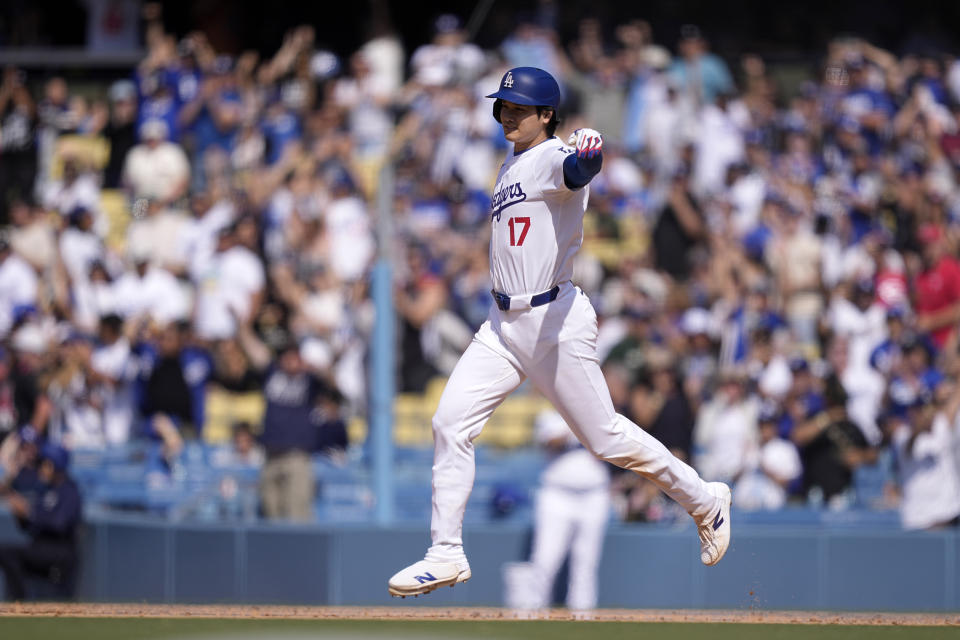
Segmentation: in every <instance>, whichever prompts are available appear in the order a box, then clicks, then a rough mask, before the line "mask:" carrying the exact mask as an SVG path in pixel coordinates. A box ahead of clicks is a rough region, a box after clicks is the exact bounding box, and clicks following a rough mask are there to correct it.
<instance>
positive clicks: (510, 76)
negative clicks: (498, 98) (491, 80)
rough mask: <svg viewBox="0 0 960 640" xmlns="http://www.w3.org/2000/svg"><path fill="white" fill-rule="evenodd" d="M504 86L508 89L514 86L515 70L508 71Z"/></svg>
mask: <svg viewBox="0 0 960 640" xmlns="http://www.w3.org/2000/svg"><path fill="white" fill-rule="evenodd" d="M503 86H504V87H506V88H507V89H512V88H513V72H512V71H507V75H505V76H503Z"/></svg>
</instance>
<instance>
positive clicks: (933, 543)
mask: <svg viewBox="0 0 960 640" xmlns="http://www.w3.org/2000/svg"><path fill="white" fill-rule="evenodd" d="M17 535H18V534H17V533H16V528H15V527H14V525H13V522H12V520H11V519H10V516H9V515H7V514H0V542H10V541H13V540H14V539H16V538H17ZM465 543H466V545H467V548H468V549H469V552H470V560H471V564H472V566H473V569H474V577H473V579H472V580H470V582H468V583H465V584H463V585H460V586H458V587H457V588H456V589H442V590H440V591H438V592H436V593H433V594H430V595H429V596H427V597H424V598H419V599H416V600H414V599H412V598H408V599H406V600H403V601H400V600H396V599H391V598H390V597H389V596H388V595H387V590H386V580H387V578H388V577H389V576H390V575H391V574H392V573H393V571H395V570H396V569H397V568H398V567H402V566H405V565H406V564H408V563H409V562H410V559H411V558H416V557H418V556H419V555H421V554H422V553H423V549H424V548H425V547H426V545H427V533H426V527H425V526H417V527H400V528H397V527H395V528H378V527H374V526H369V525H367V526H355V527H354V526H349V527H347V526H344V527H336V526H294V525H265V524H251V525H188V524H169V523H161V522H157V521H156V520H151V519H147V518H134V517H111V518H97V519H94V520H93V521H92V522H90V523H89V524H88V525H87V526H86V528H85V531H84V534H83V539H82V547H83V552H82V565H83V566H82V576H81V580H80V587H79V593H78V597H79V599H80V600H86V601H96V602H177V603H263V604H268V603H287V604H316V605H321V604H330V605H336V604H347V605H384V604H391V603H393V604H400V603H401V602H402V604H403V606H421V605H431V606H444V605H461V606H462V605H502V604H503V578H502V572H501V569H502V567H503V565H504V563H507V562H512V561H519V560H523V559H524V558H525V556H526V552H527V549H528V546H529V529H528V528H527V527H526V526H521V525H510V524H507V525H500V526H496V527H490V526H486V527H481V526H474V527H471V528H470V529H469V531H468V533H467V534H466V536H465ZM601 576H602V579H601V584H600V605H601V606H602V607H628V608H759V609H831V610H899V611H958V610H960V532H958V531H955V530H949V531H939V532H928V533H905V532H899V531H869V530H830V529H814V530H804V529H797V528H795V527H777V526H750V525H745V526H741V527H739V528H738V529H737V530H736V532H735V538H734V544H733V547H732V548H731V550H730V552H729V553H728V555H727V557H726V558H725V559H724V561H723V562H722V563H720V565H718V566H717V567H714V568H709V569H708V568H705V567H703V566H702V565H701V564H700V562H699V555H698V551H697V541H696V535H695V532H694V531H693V529H692V526H688V527H685V528H683V529H664V528H662V527H653V526H640V525H635V526H616V527H613V528H611V530H610V532H609V534H608V536H607V540H606V546H605V549H604V555H603V562H602V566H601ZM0 589H2V586H0Z"/></svg>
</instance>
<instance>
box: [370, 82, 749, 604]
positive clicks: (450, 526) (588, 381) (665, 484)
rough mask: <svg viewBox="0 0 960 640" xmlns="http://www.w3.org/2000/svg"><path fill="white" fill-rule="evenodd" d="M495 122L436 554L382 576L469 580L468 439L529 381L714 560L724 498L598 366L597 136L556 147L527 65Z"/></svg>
mask: <svg viewBox="0 0 960 640" xmlns="http://www.w3.org/2000/svg"><path fill="white" fill-rule="evenodd" d="M487 97H488V98H493V99H494V103H493V117H494V118H495V119H496V120H497V122H499V123H500V124H501V125H502V126H503V134H504V137H505V138H506V139H507V140H508V141H509V142H512V143H513V153H512V154H511V155H509V156H508V157H507V159H506V161H505V162H504V163H503V166H502V167H501V168H500V173H499V175H498V176H497V184H496V188H495V190H494V192H493V197H492V199H491V216H490V224H491V226H492V234H491V238H490V272H491V277H492V280H493V285H494V291H493V297H494V301H495V304H494V305H491V308H490V315H489V318H488V319H487V321H486V322H485V323H484V324H483V325H482V326H481V327H480V329H479V330H478V331H477V334H476V335H475V336H474V338H473V341H472V342H471V343H470V346H469V347H467V350H466V351H465V352H464V354H463V356H462V357H461V358H460V361H459V362H458V363H457V366H456V367H455V368H454V370H453V373H452V374H451V375H450V379H449V381H448V382H447V386H446V388H445V389H444V391H443V395H442V396H441V398H440V404H439V406H438V407H437V413H436V415H434V417H433V434H434V464H433V511H432V519H431V524H430V534H431V537H432V542H433V544H432V545H431V546H430V548H429V549H428V550H427V553H426V556H425V557H424V559H423V560H420V561H419V562H415V563H414V564H412V565H410V566H409V567H407V568H406V569H403V570H401V571H399V572H398V573H396V574H395V575H394V576H393V577H392V578H390V581H389V584H388V587H389V591H390V593H391V595H394V596H408V595H419V594H421V593H429V592H430V591H433V590H434V589H437V588H438V587H443V586H447V585H449V586H453V585H455V584H457V583H459V582H465V581H466V580H468V579H470V564H469V563H468V561H467V556H466V554H465V553H464V549H463V537H462V532H463V514H464V510H465V509H466V505H467V498H469V496H470V491H471V490H472V488H473V480H474V474H475V464H474V448H473V440H474V439H475V438H476V437H477V436H478V435H480V431H481V429H483V425H484V424H485V423H486V421H487V419H488V418H489V417H490V415H491V414H492V413H493V411H494V409H496V408H497V407H498V406H499V405H500V403H501V402H503V400H504V398H506V397H507V395H508V394H510V392H512V391H513V390H514V389H516V388H517V387H518V386H519V385H520V384H521V383H522V382H523V381H524V379H525V378H529V379H530V381H531V382H532V383H533V384H534V386H536V388H537V389H538V390H539V391H540V392H541V393H542V394H543V395H544V396H545V397H546V398H547V399H549V400H550V402H551V403H552V404H553V406H554V407H555V408H556V409H557V411H558V412H559V413H560V415H561V416H563V418H564V420H565V421H566V422H567V424H568V425H569V426H570V428H571V430H572V431H573V432H574V433H575V434H576V436H577V438H578V439H579V440H580V442H581V443H583V445H584V447H586V449H587V450H589V451H590V452H591V453H592V454H593V455H595V456H597V457H598V458H600V459H602V460H606V461H608V462H611V463H613V464H615V465H617V466H619V467H623V468H624V469H630V470H632V471H635V472H636V473H639V474H640V475H642V476H644V477H645V478H648V479H649V480H650V481H651V482H653V483H654V484H655V485H657V487H659V488H660V489H661V490H662V491H664V492H665V493H666V494H667V495H669V496H670V497H671V498H673V499H674V500H676V501H677V502H678V503H679V504H680V505H682V506H683V507H684V508H685V509H686V510H687V512H688V513H689V514H690V515H691V516H692V517H693V519H694V521H695V522H696V523H697V527H698V532H699V536H700V559H701V560H702V561H703V563H704V564H707V565H713V564H716V563H717V562H719V560H720V558H722V557H723V554H724V553H725V552H726V550H727V547H728V546H729V544H730V488H729V487H728V486H727V485H725V484H723V483H719V482H716V483H706V482H704V481H703V480H702V479H701V478H700V476H698V475H697V472H696V471H694V470H693V468H691V467H690V466H688V465H686V464H684V463H683V462H682V461H680V460H678V459H677V458H675V457H674V456H673V455H672V454H671V453H670V452H669V451H668V450H667V449H666V447H664V446H663V445H662V444H661V443H660V442H659V441H657V440H656V439H655V438H653V437H652V436H650V435H649V434H648V433H646V432H645V431H643V430H642V429H640V427H638V426H637V425H635V424H633V423H632V422H630V421H629V420H627V419H626V418H624V417H623V416H622V415H620V414H618V413H616V411H615V410H614V408H613V403H612V401H611V400H610V392H609V391H608V389H607V386H606V382H605V380H604V377H603V373H602V372H601V370H600V364H599V360H598V358H597V316H596V313H595V312H594V310H593V307H592V306H591V304H590V301H589V300H588V299H587V296H586V294H584V293H583V291H581V290H580V289H579V288H578V287H576V286H574V285H573V284H572V283H571V282H570V279H571V277H572V274H573V259H574V256H575V255H576V253H577V251H578V250H579V248H580V244H581V242H582V240H583V215H584V211H585V210H586V206H587V197H588V194H589V188H588V186H587V185H588V183H589V182H590V180H591V179H592V178H593V177H594V176H595V175H597V173H599V171H600V166H601V163H602V158H603V156H602V153H601V147H602V144H603V140H602V138H601V136H600V134H599V133H598V132H596V131H594V130H592V129H578V130H577V131H575V132H574V133H573V135H572V136H570V139H569V140H568V143H569V144H570V145H572V148H571V147H568V146H565V145H564V144H563V143H562V142H560V140H558V139H557V138H556V137H555V136H554V133H555V131H556V128H557V125H558V122H559V121H558V114H557V110H558V107H559V105H560V87H559V85H558V84H557V81H556V80H554V79H553V77H552V76H551V75H550V74H549V73H547V72H546V71H543V70H542V69H537V68H534V67H517V68H515V69H511V70H510V71H507V73H506V74H505V75H504V76H503V80H501V82H500V90H499V91H497V92H496V93H493V94H490V95H489V96H487Z"/></svg>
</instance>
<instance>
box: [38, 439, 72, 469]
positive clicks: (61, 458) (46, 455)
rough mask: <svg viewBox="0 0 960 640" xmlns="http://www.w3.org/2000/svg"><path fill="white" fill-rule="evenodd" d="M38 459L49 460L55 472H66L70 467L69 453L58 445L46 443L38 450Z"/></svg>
mask: <svg viewBox="0 0 960 640" xmlns="http://www.w3.org/2000/svg"><path fill="white" fill-rule="evenodd" d="M40 459H41V460H49V461H50V462H52V463H53V468H54V469H56V470H57V471H66V470H67V467H68V466H70V453H69V452H68V451H67V450H66V449H64V448H63V447H61V446H60V445H58V444H54V443H52V442H48V443H47V444H45V445H43V447H42V448H41V449H40Z"/></svg>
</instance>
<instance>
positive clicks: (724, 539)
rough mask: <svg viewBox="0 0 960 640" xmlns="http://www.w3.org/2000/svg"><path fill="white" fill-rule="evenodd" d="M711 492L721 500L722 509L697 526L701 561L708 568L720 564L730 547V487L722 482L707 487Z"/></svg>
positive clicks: (712, 483)
mask: <svg viewBox="0 0 960 640" xmlns="http://www.w3.org/2000/svg"><path fill="white" fill-rule="evenodd" d="M707 486H708V488H709V490H710V492H711V493H713V495H715V496H716V497H717V498H719V499H720V507H719V508H718V509H717V510H716V511H715V512H714V513H712V514H711V515H710V516H708V517H707V518H705V519H703V520H701V521H700V522H699V523H698V524H697V533H698V534H699V535H700V561H701V562H703V564H705V565H707V566H708V567H710V566H713V565H715V564H717V563H718V562H720V558H722V557H723V554H725V553H726V552H727V547H729V546H730V502H731V500H732V494H731V493H730V487H728V486H727V485H725V484H724V483H722V482H711V483H710V484H708V485H707Z"/></svg>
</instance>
